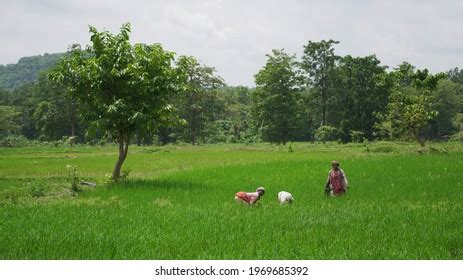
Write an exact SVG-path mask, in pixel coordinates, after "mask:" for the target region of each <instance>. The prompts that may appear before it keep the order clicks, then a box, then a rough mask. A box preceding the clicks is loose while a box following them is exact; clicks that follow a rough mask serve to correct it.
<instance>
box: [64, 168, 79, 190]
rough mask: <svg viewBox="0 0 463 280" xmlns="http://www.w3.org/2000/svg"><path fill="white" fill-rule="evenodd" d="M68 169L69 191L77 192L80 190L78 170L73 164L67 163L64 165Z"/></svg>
mask: <svg viewBox="0 0 463 280" xmlns="http://www.w3.org/2000/svg"><path fill="white" fill-rule="evenodd" d="M66 167H67V169H68V178H69V182H70V184H71V191H72V193H73V194H77V193H78V192H79V191H80V188H79V171H78V170H77V166H75V165H68V166H66Z"/></svg>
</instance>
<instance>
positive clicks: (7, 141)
mask: <svg viewBox="0 0 463 280" xmlns="http://www.w3.org/2000/svg"><path fill="white" fill-rule="evenodd" d="M30 144H31V141H29V140H28V139H27V138H26V137H24V136H23V135H8V136H6V137H4V138H0V147H25V146H28V145H30Z"/></svg>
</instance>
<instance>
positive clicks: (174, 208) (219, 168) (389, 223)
mask: <svg viewBox="0 0 463 280" xmlns="http://www.w3.org/2000/svg"><path fill="white" fill-rule="evenodd" d="M384 147H388V148H384ZM436 148H437V149H435V150H429V151H425V152H424V153H423V152H422V153H421V154H419V153H417V148H415V146H413V145H409V144H400V143H396V144H392V143H377V144H371V145H370V146H369V147H368V149H367V148H366V147H365V146H364V145H362V144H352V145H337V144H331V143H330V144H326V145H322V144H307V143H296V144H294V143H293V150H294V151H293V152H291V153H290V152H288V149H287V147H284V146H272V145H268V144H259V145H255V146H246V145H215V146H200V147H191V146H169V147H163V148H153V147H150V148H135V147H133V148H132V149H131V154H130V155H129V157H128V158H127V163H126V167H127V168H130V169H131V170H132V173H131V177H130V179H128V180H126V181H123V182H120V183H118V184H116V185H112V186H102V185H101V184H102V182H103V180H104V178H105V174H106V173H107V172H109V171H110V170H111V168H112V164H113V163H114V158H115V149H114V148H113V147H100V148H94V147H78V148H22V149H2V150H0V177H1V180H0V202H1V204H0V205H1V207H0V230H1V237H0V258H1V259H461V258H462V257H463V236H462V234H461V233H462V232H463V221H462V219H461V213H462V210H463V209H462V202H463V192H462V190H463V189H462V187H463V152H462V148H461V146H460V145H458V144H446V145H436ZM436 151H437V152H436ZM332 159H338V160H340V161H341V164H342V168H343V169H344V170H345V172H346V174H347V176H348V178H349V181H350V185H351V187H350V189H349V191H348V193H347V194H346V195H345V196H343V197H340V198H335V199H332V198H327V197H324V196H323V185H324V182H325V180H326V176H327V172H328V170H329V168H330V161H331V160H332ZM67 164H75V165H77V166H78V167H79V169H80V171H81V174H82V176H83V177H85V178H86V179H89V180H94V181H97V182H98V184H99V186H98V187H97V188H95V189H91V188H87V189H85V190H84V191H83V192H81V193H79V194H78V195H77V196H72V195H69V192H67V190H68V188H69V186H68V183H67V181H66V165H67ZM258 185H264V186H265V187H266V189H267V192H266V194H265V196H264V197H263V198H262V199H261V201H260V205H259V206H258V207H246V206H244V205H237V204H236V203H235V201H234V200H233V194H234V193H235V192H237V191H240V190H247V191H252V190H254V189H255V188H256V187H257V186H258ZM37 188H42V192H43V195H40V192H39V193H38V194H39V195H37V192H35V193H36V195H35V196H33V195H32V194H33V193H34V192H33V190H37ZM281 190H286V191H289V192H291V193H293V195H294V197H295V203H294V204H292V205H286V206H280V205H279V204H278V202H277V199H276V195H277V193H278V192H279V191H281Z"/></svg>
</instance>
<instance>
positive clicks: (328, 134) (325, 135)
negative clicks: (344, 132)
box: [315, 125, 339, 142]
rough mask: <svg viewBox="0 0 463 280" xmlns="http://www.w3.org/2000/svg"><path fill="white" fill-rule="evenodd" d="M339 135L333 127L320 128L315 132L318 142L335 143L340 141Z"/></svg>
mask: <svg viewBox="0 0 463 280" xmlns="http://www.w3.org/2000/svg"><path fill="white" fill-rule="evenodd" d="M338 136H339V133H338V129H337V128H335V127H333V126H328V125H325V126H320V127H319V128H318V129H317V130H316V131H315V140H316V141H322V142H326V141H335V140H336V139H338Z"/></svg>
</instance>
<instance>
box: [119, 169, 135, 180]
mask: <svg viewBox="0 0 463 280" xmlns="http://www.w3.org/2000/svg"><path fill="white" fill-rule="evenodd" d="M131 172H132V170H130V169H125V170H122V172H121V176H120V177H119V180H125V179H127V178H128V177H129V175H130V173H131Z"/></svg>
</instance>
